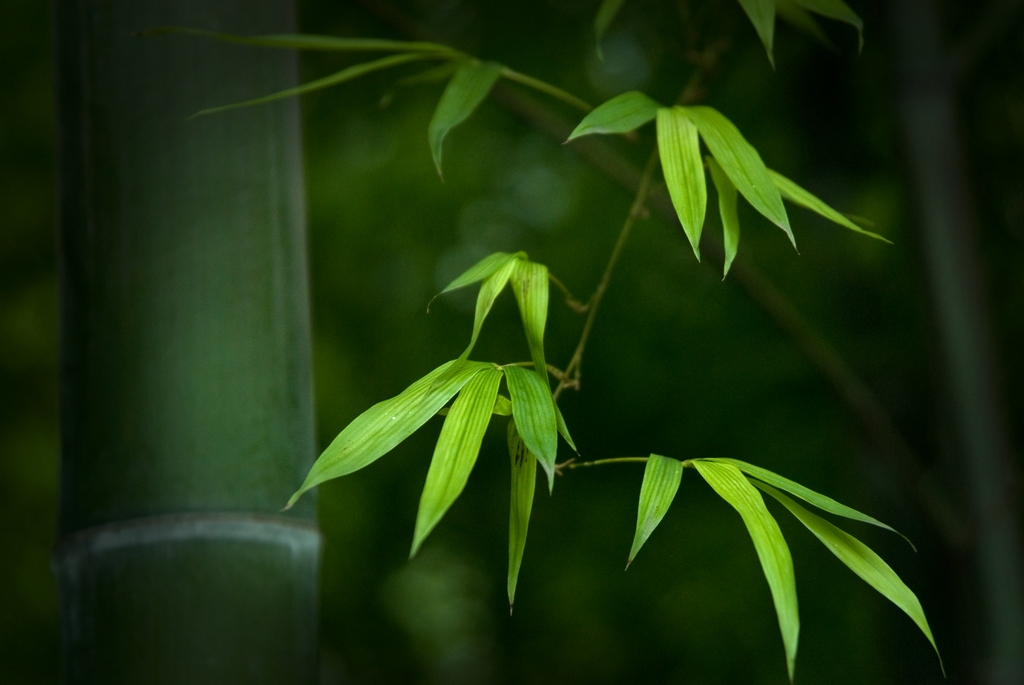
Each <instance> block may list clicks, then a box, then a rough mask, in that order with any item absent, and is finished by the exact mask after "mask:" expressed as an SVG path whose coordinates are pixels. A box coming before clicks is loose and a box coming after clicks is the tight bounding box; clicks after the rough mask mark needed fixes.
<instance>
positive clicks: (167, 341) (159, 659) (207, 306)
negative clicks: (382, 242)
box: [53, 0, 320, 685]
mask: <svg viewBox="0 0 1024 685" xmlns="http://www.w3.org/2000/svg"><path fill="white" fill-rule="evenodd" d="M54 21H55V28H56V31H55V37H56V44H57V51H56V73H57V112H58V131H57V132H58V136H57V138H58V151H59V172H58V173H59V179H60V188H59V193H60V198H59V199H60V226H59V230H58V264H59V282H60V300H61V302H60V307H61V311H60V327H61V331H60V374H61V402H60V404H61V406H60V410H61V442H62V445H61V450H62V458H61V493H60V524H59V526H60V530H59V538H60V542H59V543H58V546H57V549H56V550H55V552H54V555H53V567H54V572H55V574H56V576H57V580H58V588H59V596H60V611H61V640H62V660H63V671H64V675H63V680H64V682H66V683H99V682H102V683H108V684H114V685H119V684H125V685H127V684H129V683H131V684H132V685H137V684H139V683H157V682H159V683H214V682H218V683H256V682H259V683H268V684H273V683H280V684H282V685H283V684H285V683H289V684H291V683H306V684H309V685H312V684H313V683H315V682H317V677H316V672H317V665H318V664H317V660H318V645H317V611H316V604H317V602H316V597H317V586H316V584H317V573H318V560H319V549H320V537H319V533H318V531H317V529H316V526H315V524H314V522H313V517H314V509H313V504H312V501H313V500H312V498H308V497H307V498H305V499H304V501H303V503H301V504H300V506H298V507H296V511H293V512H290V514H289V515H288V516H283V515H280V514H278V513H277V512H278V510H279V509H280V508H281V506H282V505H283V504H284V503H285V502H287V500H288V495H289V494H290V493H291V492H292V491H293V490H294V489H295V488H296V487H297V486H298V484H299V483H300V482H301V480H302V477H303V476H304V474H305V472H306V470H307V469H308V467H309V465H310V464H311V463H312V460H313V457H314V447H315V446H314V435H313V413H312V393H311V374H310V322H309V304H308V292H307V268H306V243H305V227H304V224H305V206H304V196H305V191H304V187H303V170H302V169H303V165H302V154H301V135H300V131H299V116H298V114H299V113H298V102H297V101H295V100H290V101H287V102H280V103H275V104H274V105H271V106H267V107H258V108H249V109H245V110H239V111H235V112H230V113H227V114H224V115H222V116H217V117H207V118H205V119H203V120H201V121H186V118H187V117H188V116H189V115H190V114H192V113H194V112H195V111H197V110H199V109H202V108H203V107H208V106H210V105H211V104H217V103H219V102H223V101H225V100H230V99H231V95H230V94H231V93H235V92H237V93H246V94H248V93H261V92H267V91H273V90H276V89H279V88H282V87H287V86H289V85H294V84H295V82H296V57H295V55H294V54H291V53H281V52H271V51H266V50H260V49H258V48H239V47H237V46H228V45H224V44H220V43H217V42H215V41H209V40H203V39H191V38H181V37H176V38H174V39H167V38H138V37H135V36H134V34H135V33H136V32H138V31H142V30H145V29H149V28H153V27H155V26H161V25H168V24H178V25H185V26H198V27H203V28H212V29H223V28H231V29H238V30H241V31H243V32H250V33H277V32H281V33H284V32H288V31H293V30H294V7H293V4H292V1H291V0H256V2H252V3H240V2H237V1H235V0H176V1H174V2H156V0H118V1H116V2H107V1H100V0H57V2H55V4H54Z"/></svg>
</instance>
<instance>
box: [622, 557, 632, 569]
mask: <svg viewBox="0 0 1024 685" xmlns="http://www.w3.org/2000/svg"><path fill="white" fill-rule="evenodd" d="M632 563H633V557H630V558H629V559H626V568H624V569H622V570H623V571H624V572H625V571H628V570H629V565H630V564H632Z"/></svg>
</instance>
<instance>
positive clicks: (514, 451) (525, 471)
mask: <svg viewBox="0 0 1024 685" xmlns="http://www.w3.org/2000/svg"><path fill="white" fill-rule="evenodd" d="M508 453H509V456H510V457H511V460H512V497H511V504H510V506H509V510H508V612H509V614H511V613H512V607H513V606H514V605H515V601H516V584H517V583H518V581H519V567H520V566H522V564H523V550H524V549H525V548H526V531H527V529H528V528H529V527H530V512H531V511H532V510H533V493H534V490H535V489H536V487H537V458H536V457H534V456H533V454H532V453H531V452H530V450H528V449H526V443H524V442H523V440H522V438H520V437H519V433H518V432H516V422H515V420H512V421H509V422H508Z"/></svg>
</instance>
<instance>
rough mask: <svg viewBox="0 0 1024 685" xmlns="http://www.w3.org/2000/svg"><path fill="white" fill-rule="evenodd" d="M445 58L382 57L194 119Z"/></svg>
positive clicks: (418, 54)
mask: <svg viewBox="0 0 1024 685" xmlns="http://www.w3.org/2000/svg"><path fill="white" fill-rule="evenodd" d="M443 57H444V56H443V55H441V54H440V53H428V52H412V53H403V54H400V55H391V56H389V57H382V58H381V59H378V60H374V61H373V62H363V63H361V64H355V65H353V66H351V67H348V68H347V69H342V70H341V71H339V72H337V73H334V74H331V75H330V76H325V77H323V78H318V79H316V80H315V81H310V82H309V83H303V84H302V85H301V86H296V87H295V88H288V89H287V90H281V91H278V92H276V93H271V94H270V95H264V96H263V97H258V98H254V99H252V100H246V101H245V102H235V103H233V104H230V105H221V106H219V107H210V108H209V109H204V110H202V111H199V112H196V113H195V114H193V115H192V117H199V116H205V115H207V114H216V113H218V112H226V111H228V110H231V109H238V108H240V107H251V106H252V105H262V104H264V103H267V102H274V101H275V100H282V99H284V98H290V97H292V96H295V95H305V94H306V93H312V92H313V91H315V90H322V89H324V88H329V87H331V86H336V85H338V84H339V83H345V82H346V81H351V80H352V79H355V78H359V77H360V76H364V75H365V74H369V73H371V72H374V71H380V70H381V69H389V68H391V67H397V66H398V65H400V64H406V63H407V62H418V61H422V60H428V59H439V58H443ZM190 118H191V117H190Z"/></svg>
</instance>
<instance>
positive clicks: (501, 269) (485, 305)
mask: <svg viewBox="0 0 1024 685" xmlns="http://www.w3.org/2000/svg"><path fill="white" fill-rule="evenodd" d="M491 256H492V257H493V256H494V255H491ZM508 257H509V258H507V259H503V260H500V263H499V264H498V267H497V269H495V270H494V272H492V273H491V275H489V276H487V277H486V278H485V279H484V282H483V283H482V284H481V285H480V292H479V293H477V296H476V313H475V314H474V316H473V335H472V336H470V339H469V345H468V346H467V347H466V349H465V350H464V351H463V352H462V354H460V355H459V358H458V359H457V360H456V362H465V361H466V360H467V359H469V355H470V353H472V351H473V348H474V347H475V346H476V340H477V338H479V337H480V330H481V329H482V328H483V325H484V321H485V320H486V319H487V315H488V314H489V313H490V311H491V307H492V306H494V301H495V300H496V299H498V295H500V294H501V291H502V290H503V289H504V288H505V284H506V283H508V279H509V276H511V275H512V271H513V270H514V269H515V265H516V261H517V257H518V255H509V256H508ZM483 261H486V259H485V260H483ZM483 261H481V262H480V264H482V263H483ZM477 266H479V264H478V265H477ZM473 268H474V269H475V268H476V267H473ZM472 270H473V269H470V271H472ZM467 273H468V272H467ZM463 275H465V274H463ZM460 278H461V277H460ZM456 280H458V279H456ZM458 370H459V366H458V365H457V364H456V365H453V366H452V367H451V368H450V369H448V370H447V371H446V372H444V373H442V374H441V375H440V376H438V377H437V380H435V381H434V383H435V384H437V385H440V384H442V383H445V382H447V381H448V379H449V378H451V377H452V375H454V374H455V373H456V372H457V371H458Z"/></svg>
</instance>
